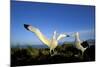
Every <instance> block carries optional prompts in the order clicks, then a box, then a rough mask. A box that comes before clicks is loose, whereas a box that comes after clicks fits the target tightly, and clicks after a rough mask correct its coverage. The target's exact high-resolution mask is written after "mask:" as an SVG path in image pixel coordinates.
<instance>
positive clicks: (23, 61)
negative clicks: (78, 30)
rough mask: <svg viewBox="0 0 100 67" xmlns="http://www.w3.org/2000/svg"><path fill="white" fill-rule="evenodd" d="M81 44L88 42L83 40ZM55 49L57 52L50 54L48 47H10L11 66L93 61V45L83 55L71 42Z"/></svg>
mask: <svg viewBox="0 0 100 67" xmlns="http://www.w3.org/2000/svg"><path fill="white" fill-rule="evenodd" d="M82 46H84V47H86V46H88V43H87V42H86V41H85V42H83V43H82ZM55 51H56V52H57V54H56V55H54V56H51V55H50V54H49V48H32V47H31V46H28V47H27V48H19V47H16V48H11V66H25V65H40V64H55V63H70V62H85V61H95V45H92V46H90V47H88V48H87V49H86V51H85V52H84V54H83V55H82V53H81V51H80V50H78V49H76V48H75V47H74V46H73V44H71V43H64V44H63V45H59V46H57V48H56V49H55Z"/></svg>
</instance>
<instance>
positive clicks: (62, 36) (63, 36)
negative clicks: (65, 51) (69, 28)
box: [57, 34, 68, 41]
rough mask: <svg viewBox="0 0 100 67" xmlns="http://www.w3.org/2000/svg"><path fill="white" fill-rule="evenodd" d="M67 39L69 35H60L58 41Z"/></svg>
mask: <svg viewBox="0 0 100 67" xmlns="http://www.w3.org/2000/svg"><path fill="white" fill-rule="evenodd" d="M65 37H68V35H67V34H60V35H59V36H58V38H57V41H58V40H61V39H63V38H65Z"/></svg>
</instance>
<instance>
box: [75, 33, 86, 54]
mask: <svg viewBox="0 0 100 67" xmlns="http://www.w3.org/2000/svg"><path fill="white" fill-rule="evenodd" d="M74 37H75V47H76V48H77V49H79V50H81V51H82V54H83V53H84V51H85V50H86V48H84V47H83V46H82V45H81V40H80V37H79V33H78V32H76V33H75V34H74Z"/></svg>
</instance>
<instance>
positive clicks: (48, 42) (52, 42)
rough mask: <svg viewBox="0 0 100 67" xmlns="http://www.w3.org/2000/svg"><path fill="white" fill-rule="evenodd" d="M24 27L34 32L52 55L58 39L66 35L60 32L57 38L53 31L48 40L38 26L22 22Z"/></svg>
mask: <svg viewBox="0 0 100 67" xmlns="http://www.w3.org/2000/svg"><path fill="white" fill-rule="evenodd" d="M24 27H25V28H26V29H27V30H29V31H31V32H33V33H35V34H36V36H37V37H38V38H39V40H40V41H41V42H43V43H44V44H45V45H47V46H48V47H49V48H50V54H51V55H52V51H53V52H54V49H55V48H56V47H57V45H58V41H59V40H60V39H63V38H65V37H67V35H66V34H60V35H59V36H58V38H57V33H56V31H54V34H53V37H52V38H51V39H50V40H49V39H47V38H46V37H45V36H44V35H43V34H42V33H41V32H40V30H39V29H38V28H36V27H32V26H31V25H27V24H24Z"/></svg>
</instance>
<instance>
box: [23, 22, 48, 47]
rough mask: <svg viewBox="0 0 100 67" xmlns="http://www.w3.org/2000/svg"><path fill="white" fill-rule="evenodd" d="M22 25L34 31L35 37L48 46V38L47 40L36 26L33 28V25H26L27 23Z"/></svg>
mask: <svg viewBox="0 0 100 67" xmlns="http://www.w3.org/2000/svg"><path fill="white" fill-rule="evenodd" d="M24 27H25V28H26V29H27V30H29V31H31V32H33V33H35V34H36V35H37V37H38V38H39V39H40V41H42V42H43V43H44V44H45V45H47V46H48V47H49V46H50V40H48V39H47V38H46V37H45V36H44V35H43V34H42V33H41V32H40V30H39V29H38V28H35V27H32V26H31V25H27V24H24Z"/></svg>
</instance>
